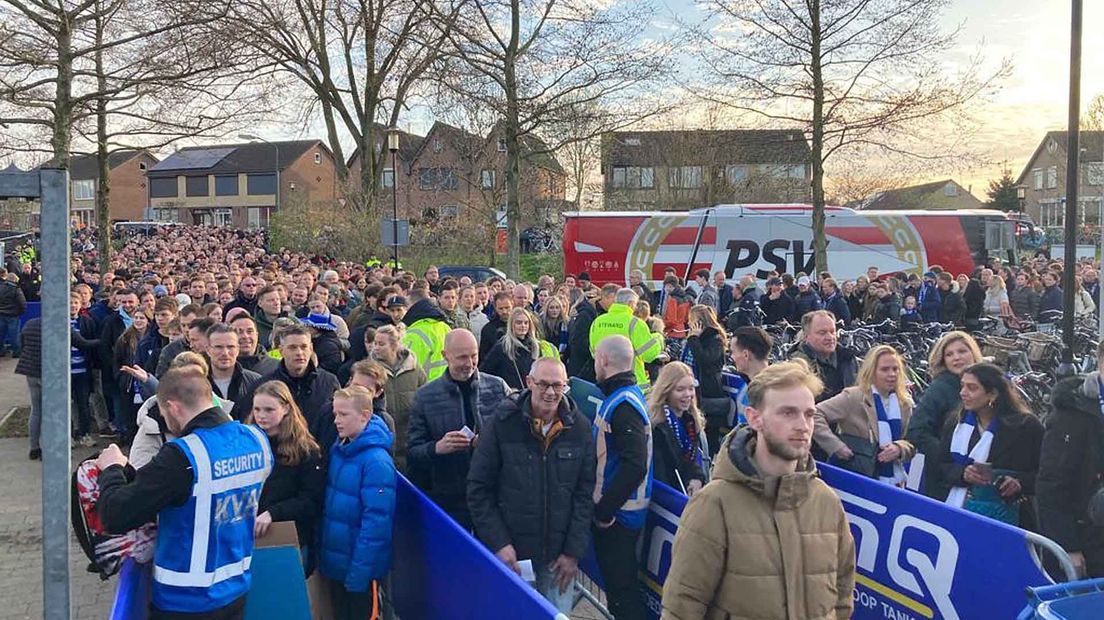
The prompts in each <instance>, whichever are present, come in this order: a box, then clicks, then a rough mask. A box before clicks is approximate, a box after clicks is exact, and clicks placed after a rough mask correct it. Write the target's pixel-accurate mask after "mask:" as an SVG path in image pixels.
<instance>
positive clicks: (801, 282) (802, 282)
mask: <svg viewBox="0 0 1104 620" xmlns="http://www.w3.org/2000/svg"><path fill="white" fill-rule="evenodd" d="M810 284H812V282H811V281H810V280H809V276H801V277H800V278H798V279H797V285H798V286H809V285H810Z"/></svg>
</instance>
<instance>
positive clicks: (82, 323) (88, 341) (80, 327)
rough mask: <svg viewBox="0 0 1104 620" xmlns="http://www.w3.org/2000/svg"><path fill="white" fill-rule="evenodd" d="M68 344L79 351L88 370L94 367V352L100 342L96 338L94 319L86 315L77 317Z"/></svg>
mask: <svg viewBox="0 0 1104 620" xmlns="http://www.w3.org/2000/svg"><path fill="white" fill-rule="evenodd" d="M69 342H70V343H71V344H72V345H73V346H74V347H76V348H78V349H80V350H81V353H83V354H84V359H85V362H86V363H87V364H88V366H89V368H92V367H95V365H96V352H97V351H98V349H99V347H100V340H99V338H97V337H96V320H95V319H93V318H92V317H90V316H86V315H78V316H77V328H76V329H74V330H72V335H71V336H70V339H69Z"/></svg>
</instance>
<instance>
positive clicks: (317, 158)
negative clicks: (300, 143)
mask: <svg viewBox="0 0 1104 620" xmlns="http://www.w3.org/2000/svg"><path fill="white" fill-rule="evenodd" d="M314 165H315V166H321V165H322V153H315V154H314Z"/></svg>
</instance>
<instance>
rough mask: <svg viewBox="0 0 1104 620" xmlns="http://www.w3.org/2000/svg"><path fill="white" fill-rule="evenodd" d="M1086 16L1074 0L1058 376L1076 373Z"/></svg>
mask: <svg viewBox="0 0 1104 620" xmlns="http://www.w3.org/2000/svg"><path fill="white" fill-rule="evenodd" d="M1082 19H1083V5H1082V0H1072V11H1071V17H1070V72H1069V76H1070V80H1069V123H1068V125H1069V127H1068V130H1067V133H1066V135H1067V139H1068V142H1067V147H1066V157H1067V160H1066V222H1065V224H1066V226H1065V229H1066V230H1065V237H1066V239H1065V250H1066V252H1065V257H1064V261H1065V262H1064V264H1063V266H1064V267H1065V269H1064V270H1063V272H1064V273H1063V274H1062V275H1063V277H1062V286H1063V289H1062V306H1063V308H1064V310H1065V311H1064V312H1063V314H1062V341H1063V344H1064V345H1065V346H1064V347H1063V349H1062V362H1061V363H1060V364H1059V365H1058V373H1057V374H1058V376H1059V377H1069V376H1072V375H1073V374H1074V373H1075V368H1074V366H1073V327H1074V321H1073V319H1074V316H1073V270H1074V267H1075V265H1074V263H1076V262H1077V190H1078V186H1077V185H1078V183H1079V182H1080V178H1079V175H1078V172H1079V169H1080V167H1079V165H1078V160H1079V159H1080V156H1081V144H1080V138H1081V136H1080V135H1079V134H1078V131H1079V129H1080V126H1081V23H1082Z"/></svg>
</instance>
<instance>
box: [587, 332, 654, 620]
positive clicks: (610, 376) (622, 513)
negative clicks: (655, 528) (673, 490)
mask: <svg viewBox="0 0 1104 620" xmlns="http://www.w3.org/2000/svg"><path fill="white" fill-rule="evenodd" d="M633 357H634V353H633V345H632V342H631V341H629V339H628V338H626V337H625V336H619V335H612V336H606V337H605V338H603V339H602V341H601V342H600V343H598V346H597V348H596V349H595V352H594V372H595V376H596V377H597V379H598V389H600V390H601V391H602V394H603V395H604V396H605V399H604V400H603V401H602V405H601V406H600V407H599V408H598V413H597V414H596V415H595V416H594V442H595V446H596V449H597V455H598V471H597V480H596V484H595V486H594V501H595V504H596V505H595V507H594V551H595V554H596V556H597V558H598V568H599V569H601V571H602V579H603V580H604V581H605V586H606V598H607V600H608V601H609V609H610V612H612V613H613V617H614V618H616V620H638V619H639V620H643V619H644V618H647V617H648V616H647V611H646V609H645V607H644V599H643V597H642V596H641V593H640V582H639V581H638V580H637V577H636V575H637V564H636V541H637V538H638V537H639V536H640V532H641V530H642V529H643V527H644V517H645V516H646V515H647V512H648V502H649V501H650V499H651V496H652V426H651V424H650V423H649V422H648V408H647V405H646V404H645V401H644V394H643V393H642V392H641V390H640V388H639V387H638V386H637V379H636V374H635V372H634V370H633Z"/></svg>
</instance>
